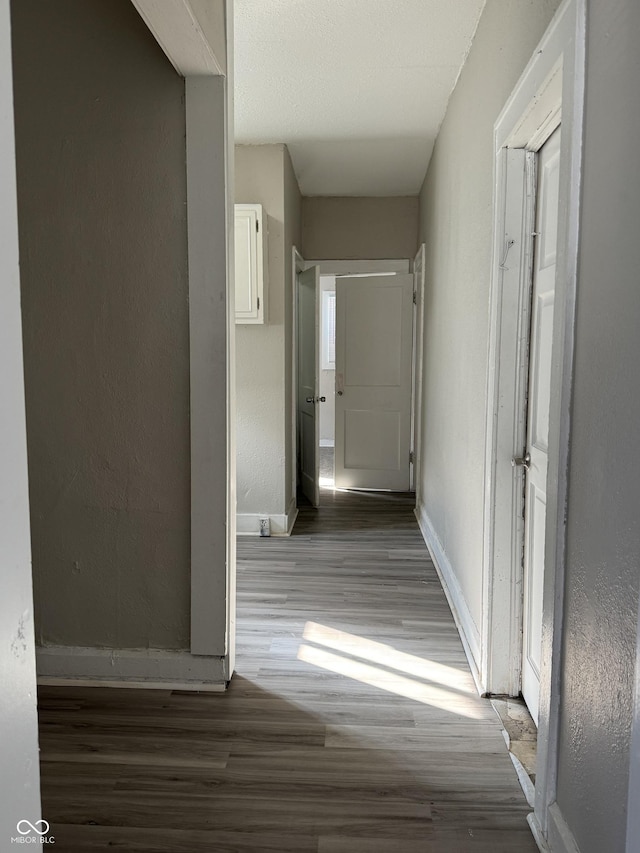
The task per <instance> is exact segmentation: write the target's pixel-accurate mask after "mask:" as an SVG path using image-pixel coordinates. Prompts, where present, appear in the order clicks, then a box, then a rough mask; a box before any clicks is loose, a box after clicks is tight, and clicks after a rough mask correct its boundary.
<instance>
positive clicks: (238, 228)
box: [235, 204, 266, 323]
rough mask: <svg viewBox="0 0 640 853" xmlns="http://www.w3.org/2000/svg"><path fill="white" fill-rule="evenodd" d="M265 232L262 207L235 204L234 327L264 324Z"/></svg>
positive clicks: (259, 205)
mask: <svg viewBox="0 0 640 853" xmlns="http://www.w3.org/2000/svg"><path fill="white" fill-rule="evenodd" d="M264 232H265V229H264V212H263V209H262V205H261V204H236V206H235V291H236V299H235V304H236V323H264V274H265V268H266V264H265V245H266V243H265V233H264Z"/></svg>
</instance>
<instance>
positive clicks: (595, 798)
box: [558, 0, 640, 853]
mask: <svg viewBox="0 0 640 853" xmlns="http://www.w3.org/2000/svg"><path fill="white" fill-rule="evenodd" d="M614 12H615V14H614ZM639 43H640V6H639V5H638V3H637V0H619V2H616V3H607V4H601V3H591V4H590V5H589V19H588V37H587V46H588V56H587V90H586V111H585V115H586V119H585V148H584V160H583V167H584V173H583V199H582V205H583V207H582V224H581V237H580V253H579V279H578V293H577V308H576V311H577V316H576V345H575V372H574V390H573V412H572V424H571V456H570V473H569V508H568V522H567V578H566V581H567V583H566V600H565V620H566V622H565V625H566V631H565V640H564V655H563V667H564V674H563V686H562V691H561V697H562V708H561V714H562V717H561V730H560V756H559V774H558V804H559V806H560V809H561V811H562V813H563V815H564V817H565V819H566V820H567V822H568V823H569V826H570V828H571V830H572V832H573V834H574V836H575V838H576V840H577V842H578V844H579V847H580V850H581V853H601V851H604V850H606V851H607V853H621V851H623V850H624V849H625V813H626V803H627V779H628V772H629V734H630V725H631V714H632V700H633V687H634V665H635V653H636V619H637V612H638V611H637V606H638V587H639V582H640V524H639V514H640V513H639V509H640V506H639V500H638V484H639V483H640V458H639V456H638V452H637V444H638V425H639V424H640V394H639V393H638V365H639V364H640V334H639V333H638V330H639V329H640V287H639V285H638V270H639V269H640V241H639V240H638V224H639V223H640V172H639V170H638V152H637V140H638V138H639V137H640V113H639V112H638V109H637V103H638V91H639V90H640V53H639V51H638V44H639ZM638 805H639V804H638V803H636V804H635V807H636V808H637V807H638ZM631 849H637V848H631V847H630V848H629V850H631Z"/></svg>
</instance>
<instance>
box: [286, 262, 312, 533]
mask: <svg viewBox="0 0 640 853" xmlns="http://www.w3.org/2000/svg"><path fill="white" fill-rule="evenodd" d="M307 266H312V265H311V264H309V265H307V262H306V261H305V259H304V258H303V257H302V255H301V254H300V252H299V251H298V249H297V248H296V247H295V246H292V247H291V268H292V271H293V274H292V276H291V281H292V282H293V285H292V286H293V294H292V297H291V305H292V309H291V310H292V312H293V315H292V318H291V324H292V325H291V447H290V450H289V452H290V453H291V460H292V463H291V494H292V495H293V496H294V498H295V499H296V507H297V505H298V504H297V493H298V273H301V272H304V270H306V269H307ZM297 514H298V511H297V509H294V512H293V515H294V521H295V517H296V516H297ZM292 528H293V525H292Z"/></svg>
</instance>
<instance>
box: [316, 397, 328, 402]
mask: <svg viewBox="0 0 640 853" xmlns="http://www.w3.org/2000/svg"><path fill="white" fill-rule="evenodd" d="M318 402H319V403H326V402H327V398H326V397H318Z"/></svg>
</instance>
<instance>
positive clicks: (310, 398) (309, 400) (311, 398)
mask: <svg viewBox="0 0 640 853" xmlns="http://www.w3.org/2000/svg"><path fill="white" fill-rule="evenodd" d="M314 402H315V400H314V399H313V397H305V403H314Z"/></svg>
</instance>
